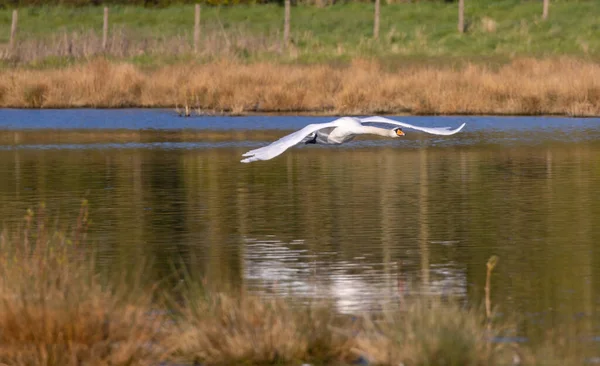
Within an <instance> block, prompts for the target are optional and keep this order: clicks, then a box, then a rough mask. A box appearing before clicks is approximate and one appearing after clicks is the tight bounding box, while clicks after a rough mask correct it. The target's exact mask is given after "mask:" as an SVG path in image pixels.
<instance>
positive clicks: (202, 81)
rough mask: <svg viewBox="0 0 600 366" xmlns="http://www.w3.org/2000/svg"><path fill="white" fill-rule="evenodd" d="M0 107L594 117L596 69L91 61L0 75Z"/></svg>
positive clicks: (555, 62)
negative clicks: (145, 65) (152, 64)
mask: <svg viewBox="0 0 600 366" xmlns="http://www.w3.org/2000/svg"><path fill="white" fill-rule="evenodd" d="M0 107H2V108H83V107H86V108H124V107H146V108H147V107H157V108H158V107H160V108H179V109H180V110H181V111H182V113H185V111H186V109H187V111H188V112H189V113H190V114H204V113H227V114H248V113H313V114H321V115H323V114H326V115H338V114H396V115H398V114H442V115H451V114H465V115H469V114H488V115H491V114H495V115H507V114H510V115H542V114H554V115H567V116H598V115H600V65H599V64H597V63H595V62H593V61H586V60H582V59H577V58H567V57H563V58H553V59H534V58H518V59H514V60H512V61H510V62H508V63H506V64H504V65H502V66H499V67H498V66H494V67H492V66H486V65H485V64H474V63H465V64H464V65H462V66H443V65H440V66H431V65H429V66H423V65H415V64H410V65H406V66H399V67H397V68H394V69H390V68H388V67H384V66H383V65H382V64H381V63H380V62H378V61H371V60H363V59H355V60H353V61H352V62H351V63H349V64H347V65H342V66H332V65H324V64H316V65H297V64H296V65H286V64H281V63H268V62H263V63H252V64H244V63H239V62H231V61H214V62H210V63H206V64H195V63H179V64H176V65H168V66H163V67H158V68H154V69H143V68H141V67H139V66H136V65H133V64H131V63H125V62H110V61H108V60H106V59H96V60H93V61H90V62H87V63H83V64H78V65H74V66H69V67H65V68H58V69H43V70H33V69H27V68H23V69H21V68H14V69H9V70H4V71H0Z"/></svg>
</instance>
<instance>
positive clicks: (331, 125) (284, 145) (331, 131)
mask: <svg viewBox="0 0 600 366" xmlns="http://www.w3.org/2000/svg"><path fill="white" fill-rule="evenodd" d="M369 124H383V125H388V126H390V125H391V126H395V127H392V128H390V127H388V128H382V127H376V126H370V125H369ZM464 126H465V123H463V124H462V125H460V127H458V128H456V129H451V128H450V127H420V126H414V125H411V124H408V123H405V122H398V121H395V120H393V119H390V118H386V117H380V116H373V117H366V118H356V117H341V118H338V119H336V120H334V121H332V122H326V123H314V124H310V125H307V126H306V127H304V128H302V129H300V130H298V131H296V132H293V133H291V134H289V135H286V136H284V137H282V138H280V139H279V140H277V141H274V142H272V143H271V144H269V145H267V146H263V147H260V148H258V149H254V150H250V151H248V152H247V153H245V154H243V155H242V156H244V157H245V158H244V159H242V160H241V162H242V163H250V162H253V161H258V160H269V159H273V158H274V157H276V156H278V155H281V154H282V153H283V152H284V151H285V150H287V149H289V148H290V147H292V146H295V145H297V144H300V143H305V144H322V145H340V144H343V143H345V142H349V141H352V140H353V139H354V138H355V137H356V136H357V135H366V134H372V135H379V136H384V137H390V138H398V137H400V136H404V132H403V131H402V127H406V128H412V129H415V130H419V131H423V132H427V133H430V134H434V135H453V134H455V133H457V132H459V131H460V130H462V128H463V127H464Z"/></svg>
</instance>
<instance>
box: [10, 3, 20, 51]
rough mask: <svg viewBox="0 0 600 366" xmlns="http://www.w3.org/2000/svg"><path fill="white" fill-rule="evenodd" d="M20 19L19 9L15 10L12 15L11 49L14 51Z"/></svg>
mask: <svg viewBox="0 0 600 366" xmlns="http://www.w3.org/2000/svg"><path fill="white" fill-rule="evenodd" d="M18 18H19V12H18V11H17V9H15V10H13V13H12V24H11V26H10V49H11V50H12V49H14V47H15V43H16V42H17V21H18Z"/></svg>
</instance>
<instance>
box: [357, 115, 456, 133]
mask: <svg viewBox="0 0 600 366" xmlns="http://www.w3.org/2000/svg"><path fill="white" fill-rule="evenodd" d="M359 120H360V122H361V123H363V124H364V123H383V124H389V125H394V126H402V127H406V128H412V129H415V130H419V131H423V132H427V133H431V134H433V135H453V134H455V133H457V132H459V131H460V130H462V128H463V127H465V125H466V123H463V124H462V125H460V127H458V128H455V129H451V127H420V126H414V125H411V124H408V123H406V122H398V121H394V120H393V119H389V118H385V117H380V116H373V117H366V118H360V119H359Z"/></svg>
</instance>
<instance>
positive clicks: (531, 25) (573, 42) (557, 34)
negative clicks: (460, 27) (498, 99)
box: [0, 0, 600, 66]
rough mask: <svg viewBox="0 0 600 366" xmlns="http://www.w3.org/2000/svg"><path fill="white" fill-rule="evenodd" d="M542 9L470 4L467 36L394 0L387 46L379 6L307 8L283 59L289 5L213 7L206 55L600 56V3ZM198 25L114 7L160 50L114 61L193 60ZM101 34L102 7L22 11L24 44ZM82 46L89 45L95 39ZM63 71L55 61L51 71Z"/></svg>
mask: <svg viewBox="0 0 600 366" xmlns="http://www.w3.org/2000/svg"><path fill="white" fill-rule="evenodd" d="M541 11H542V9H541V2H539V1H521V0H499V1H485V0H467V1H466V24H467V32H466V34H459V33H458V31H457V24H456V23H457V6H456V4H453V3H445V2H417V3H398V4H385V2H384V4H382V12H381V30H380V39H379V40H378V41H374V40H373V39H372V32H373V5H372V4H368V3H347V4H341V5H333V6H329V7H325V8H318V7H315V6H308V5H299V6H296V7H293V9H292V25H291V27H292V40H293V44H294V46H295V47H294V50H293V51H292V52H283V53H280V52H279V50H280V41H281V34H282V27H283V7H281V6H278V5H275V4H268V5H238V6H230V7H210V6H204V7H203V8H202V18H201V24H202V38H203V42H204V43H203V49H204V50H205V52H204V53H203V54H202V55H200V56H199V58H200V60H205V59H207V58H211V57H220V56H223V54H224V51H223V50H224V49H227V53H226V56H232V55H233V56H235V57H237V58H240V59H246V60H249V61H254V60H262V59H273V58H276V59H278V60H280V61H282V62H290V61H293V62H309V63H312V62H323V61H334V60H342V61H344V60H348V59H350V58H353V57H357V56H358V57H365V56H375V57H379V58H405V57H412V58H418V59H419V58H420V59H424V58H433V59H435V58H444V59H445V58H474V59H477V58H481V57H482V56H485V57H487V58H490V57H491V58H497V59H505V58H508V57H512V56H523V55H528V56H540V57H543V56H553V55H565V54H566V55H576V56H589V55H591V56H598V55H599V54H600V36H598V34H600V33H599V30H600V22H599V21H598V16H597V15H598V14H599V13H600V2H598V1H552V2H551V6H550V15H549V19H548V20H547V21H543V20H542V19H541ZM193 18H194V11H193V6H191V5H176V6H171V7H167V8H143V7H133V6H112V7H111V8H110V29H111V32H120V33H119V34H120V37H122V38H123V39H126V40H127V42H126V43H127V45H125V46H123V47H138V48H139V47H141V46H139V42H144V41H148V40H153V41H155V43H153V46H152V47H151V48H153V49H146V50H145V52H142V53H140V54H136V55H131V54H128V55H125V56H123V55H120V56H119V55H114V57H116V58H124V59H128V60H130V61H134V62H136V63H138V64H165V63H173V62H177V61H180V60H181V59H187V58H189V54H190V52H191V48H190V49H187V50H179V51H173V50H168V49H166V48H165V47H166V46H164V45H163V44H169V43H173V40H174V39H177V40H178V42H181V44H185V45H188V46H189V44H190V43H191V39H192V26H193ZM10 19H11V10H9V9H2V10H0V29H6V30H8V29H9V28H10V21H11V20H10ZM484 22H487V23H486V24H487V26H486V25H484ZM101 31H102V7H89V6H88V7H60V6H58V7H29V8H23V9H20V13H19V39H20V40H22V41H26V40H32V39H37V40H50V39H52V37H55V38H58V39H60V38H61V35H64V33H65V32H67V33H69V34H72V33H73V32H77V33H80V34H83V33H87V32H94V33H95V34H97V35H100V34H101ZM8 35H9V33H8V31H5V32H2V33H1V34H0V43H5V42H8ZM80 41H81V42H84V41H85V38H82V39H81V40H80ZM136 42H137V43H136ZM44 58H46V57H44ZM58 59H59V60H60V59H61V58H60V57H59V58H58ZM62 59H65V60H68V58H65V57H63V58H62ZM38 62H39V60H38ZM56 64H57V59H56V58H54V59H53V61H52V62H51V63H50V65H49V66H54V65H56ZM58 64H60V62H58Z"/></svg>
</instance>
